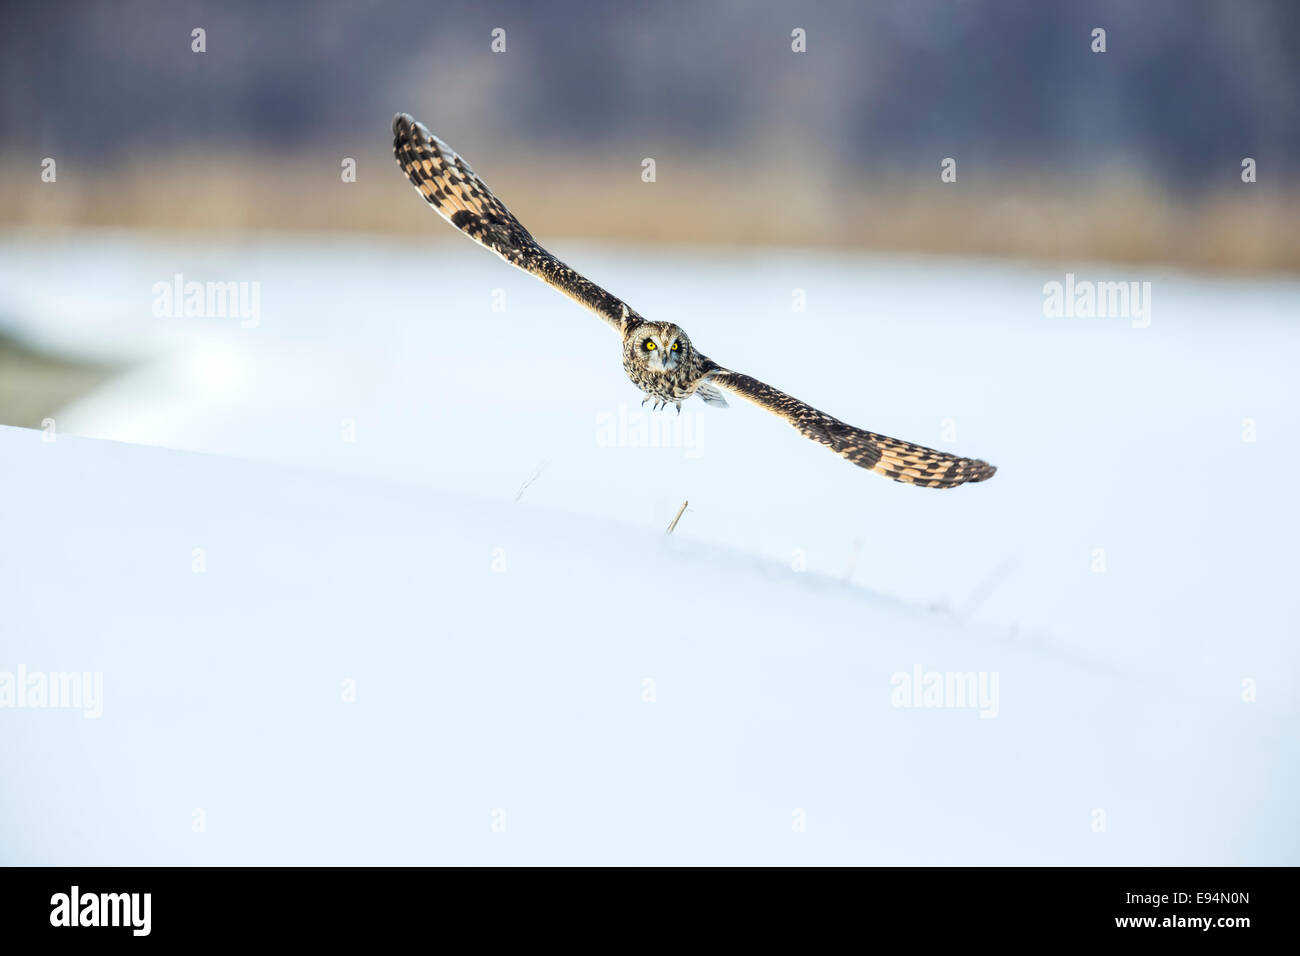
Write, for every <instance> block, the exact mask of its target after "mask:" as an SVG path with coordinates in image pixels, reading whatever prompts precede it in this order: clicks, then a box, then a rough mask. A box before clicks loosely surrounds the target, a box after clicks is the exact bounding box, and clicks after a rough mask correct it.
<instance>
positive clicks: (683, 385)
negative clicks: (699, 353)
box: [623, 344, 702, 403]
mask: <svg viewBox="0 0 1300 956" xmlns="http://www.w3.org/2000/svg"><path fill="white" fill-rule="evenodd" d="M699 364H700V363H699V359H698V358H697V357H696V356H695V354H694V352H691V353H688V354H687V355H686V356H685V357H684V358H683V360H682V361H681V362H680V363H679V364H678V365H677V367H676V368H672V369H667V370H657V369H652V368H649V367H648V366H647V364H646V362H645V361H644V359H643V357H642V356H641V355H639V354H638V351H637V346H636V344H633V345H632V346H631V347H625V348H624V349H623V371H625V372H626V373H627V377H628V378H629V379H631V380H632V384H633V385H635V386H636V387H637V388H639V389H641V391H643V392H645V393H646V395H648V396H650V397H652V398H656V399H659V400H660V401H664V402H672V403H677V402H680V401H682V400H683V399H686V398H689V397H690V396H691V395H692V394H694V392H695V387H696V386H697V385H698V384H699V383H700V380H701V377H702V376H701V370H700V367H699Z"/></svg>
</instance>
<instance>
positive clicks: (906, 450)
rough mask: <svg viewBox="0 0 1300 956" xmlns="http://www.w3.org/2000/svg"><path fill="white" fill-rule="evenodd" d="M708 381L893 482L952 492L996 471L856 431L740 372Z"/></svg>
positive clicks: (723, 372)
mask: <svg viewBox="0 0 1300 956" xmlns="http://www.w3.org/2000/svg"><path fill="white" fill-rule="evenodd" d="M709 381H711V382H712V383H713V384H715V385H719V386H721V387H722V388H725V389H727V390H728V391H730V392H734V393H735V394H737V395H739V396H740V397H741V398H744V399H748V400H749V401H751V402H753V403H754V404H755V405H757V406H759V407H760V408H765V409H767V410H768V411H769V412H771V413H772V414H774V415H779V416H780V417H781V418H784V419H785V420H786V421H787V422H789V423H790V424H791V425H793V426H794V427H795V428H796V429H798V430H799V433H800V434H801V435H803V436H804V437H805V438H810V439H812V440H813V441H815V442H819V443H820V444H823V445H825V446H826V447H828V448H830V449H831V450H832V451H834V452H836V453H837V454H839V455H841V456H843V457H844V458H847V459H848V460H849V461H851V462H853V464H855V465H858V466H859V467H861V468H866V469H868V470H870V471H874V472H875V473H876V474H879V475H884V476H885V477H887V478H892V479H893V480H894V481H901V482H905V483H907V484H910V485H920V486H921V487H923V488H953V487H956V486H957V485H961V484H965V483H966V482H969V481H985V480H986V479H988V478H992V477H993V473H994V472H996V471H997V469H996V468H995V467H994V466H992V465H990V464H989V463H988V462H986V461H980V460H978V459H974V458H958V457H957V456H956V455H950V454H948V453H947V452H942V451H936V450H935V449H933V448H926V447H925V446H923V445H914V444H912V443H911V442H906V441H900V440H899V439H897V438H890V437H889V436H888V435H877V434H876V433H875V432H869V431H867V430H865V429H862V428H856V427H854V426H853V425H849V424H847V423H845V422H842V421H840V420H839V419H838V418H832V417H831V416H830V415H827V414H826V413H825V412H822V411H818V410H817V409H815V408H813V407H812V406H811V405H809V404H808V403H806V402H801V401H799V399H797V398H795V397H793V396H791V395H787V394H786V393H785V392H783V391H781V390H780V389H776V388H773V387H772V386H771V385H768V384H766V383H764V382H760V381H759V380H758V379H756V378H751V377H750V376H748V375H744V374H742V373H740V372H733V371H731V370H730V369H723V368H720V369H719V370H718V371H716V372H713V373H712V374H711V375H710V376H709Z"/></svg>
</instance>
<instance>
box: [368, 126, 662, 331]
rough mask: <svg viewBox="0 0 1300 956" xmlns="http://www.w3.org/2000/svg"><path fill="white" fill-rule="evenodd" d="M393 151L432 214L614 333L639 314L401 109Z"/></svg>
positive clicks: (394, 127)
mask: <svg viewBox="0 0 1300 956" xmlns="http://www.w3.org/2000/svg"><path fill="white" fill-rule="evenodd" d="M393 154H394V155H395V156H396V157H397V165H398V166H400V167H402V172H404V173H406V176H407V178H408V179H410V180H411V183H412V184H413V185H414V186H415V189H416V191H417V192H418V193H419V194H420V195H421V196H423V197H424V198H425V200H426V201H427V202H428V203H429V205H430V206H432V207H433V208H434V209H435V210H437V212H438V215H440V216H442V218H443V219H446V220H447V221H448V222H449V223H451V224H452V225H453V226H455V227H456V228H457V229H459V230H460V231H461V232H463V233H465V235H467V236H469V237H470V238H471V239H473V240H474V241H475V242H477V243H479V244H480V245H484V246H487V247H488V248H489V249H491V250H492V251H493V252H495V253H496V254H497V255H499V256H500V257H501V258H502V259H504V260H505V261H506V262H508V263H510V264H511V265H512V266H518V267H519V268H520V269H523V270H524V271H525V272H530V273H532V274H533V275H535V276H536V277H537V278H539V279H541V280H542V281H543V282H545V283H546V284H547V285H551V286H554V287H555V288H557V289H559V290H560V291H561V292H563V293H564V294H565V295H567V296H569V297H570V298H572V299H574V300H576V301H577V302H579V303H581V304H582V305H585V306H586V307H587V308H589V309H591V311H593V312H595V313H596V314H597V315H598V316H600V317H601V318H602V319H604V320H605V321H606V322H608V323H609V324H610V325H612V326H613V327H614V328H615V329H617V330H618V331H619V332H620V333H621V332H622V331H623V325H624V323H625V322H626V321H627V320H628V318H629V317H631V318H632V319H633V320H639V319H640V316H638V315H637V314H636V313H635V312H634V311H633V310H632V309H631V308H629V307H628V306H627V304H626V303H624V302H623V301H622V300H621V299H619V298H618V297H617V296H613V295H610V294H609V293H608V292H606V291H605V290H604V289H602V288H601V287H600V286H598V285H596V283H594V282H591V281H590V280H588V279H586V278H584V277H583V276H581V275H579V274H578V273H576V272H574V271H573V270H572V269H570V268H569V267H568V266H566V265H565V264H564V263H563V262H561V261H560V260H559V259H557V258H555V256H553V255H551V254H550V253H549V252H547V251H546V250H545V249H543V248H542V247H541V246H539V245H538V244H537V240H536V239H534V238H533V237H532V235H531V234H530V233H529V232H528V230H527V229H525V228H524V227H523V224H522V223H521V222H520V221H519V220H518V219H516V218H515V217H514V215H512V214H511V212H510V210H509V209H507V208H506V207H505V203H503V202H502V201H501V200H500V199H497V197H496V196H494V195H493V194H492V190H490V189H488V187H487V183H485V182H483V180H481V179H479V178H478V176H477V175H476V174H475V173H474V170H472V169H470V168H469V164H468V163H467V162H465V160H463V159H461V158H460V157H459V156H458V155H456V152H455V151H454V150H453V149H452V148H451V147H450V146H448V145H447V144H446V143H444V142H443V141H442V140H440V139H439V138H438V137H436V136H434V135H433V134H432V133H430V132H429V130H428V129H427V128H426V127H425V125H424V124H423V123H418V122H416V121H415V120H414V119H412V118H411V117H410V116H409V115H408V114H406V113H398V114H397V115H396V116H394V117H393Z"/></svg>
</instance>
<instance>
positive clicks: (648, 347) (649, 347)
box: [645, 339, 655, 352]
mask: <svg viewBox="0 0 1300 956" xmlns="http://www.w3.org/2000/svg"><path fill="white" fill-rule="evenodd" d="M645 350H646V351H647V352H653V351H654V350H655V344H654V343H653V342H651V341H650V340H649V339H646V340H645Z"/></svg>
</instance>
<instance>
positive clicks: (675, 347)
mask: <svg viewBox="0 0 1300 956" xmlns="http://www.w3.org/2000/svg"><path fill="white" fill-rule="evenodd" d="M673 351H674V352H676V351H677V343H676V342H674V343H673Z"/></svg>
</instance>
